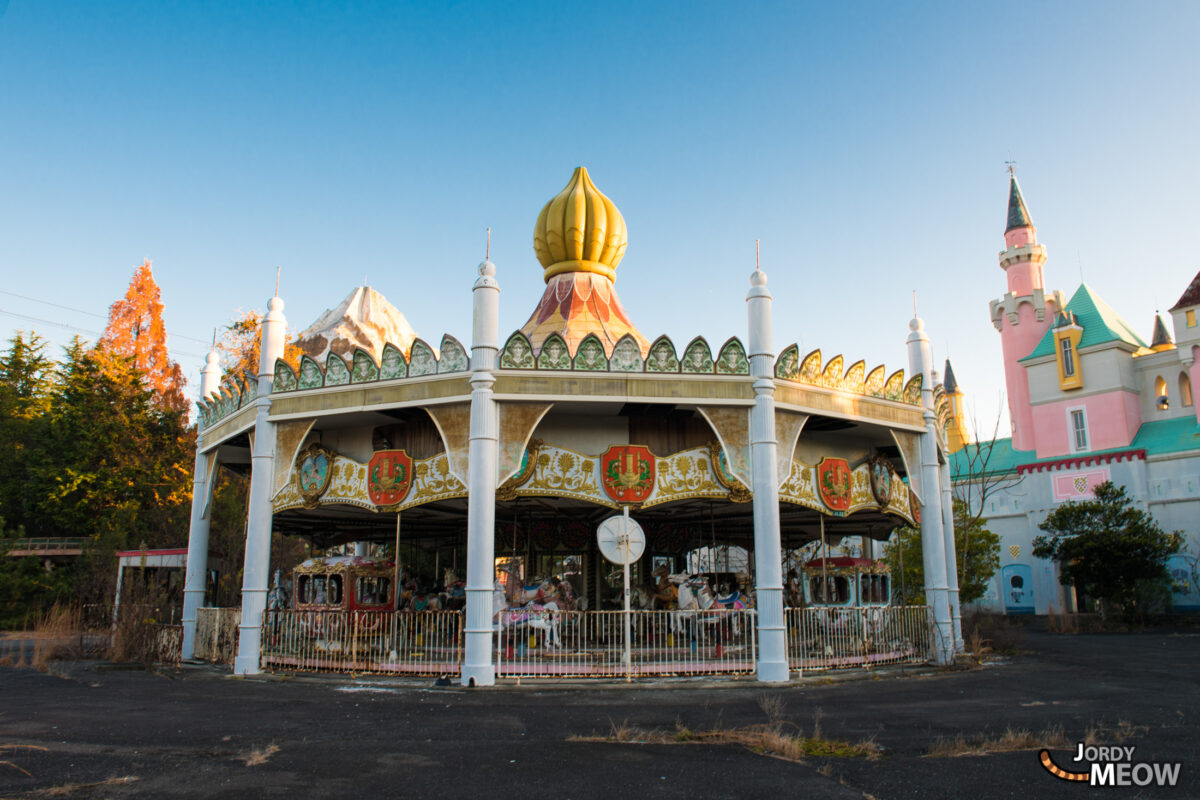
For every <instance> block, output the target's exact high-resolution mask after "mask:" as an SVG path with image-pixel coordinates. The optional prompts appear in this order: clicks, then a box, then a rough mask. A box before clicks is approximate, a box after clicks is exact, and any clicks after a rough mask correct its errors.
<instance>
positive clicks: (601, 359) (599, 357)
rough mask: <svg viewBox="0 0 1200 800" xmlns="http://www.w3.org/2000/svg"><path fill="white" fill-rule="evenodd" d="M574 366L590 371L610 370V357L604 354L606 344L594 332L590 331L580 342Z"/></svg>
mask: <svg viewBox="0 0 1200 800" xmlns="http://www.w3.org/2000/svg"><path fill="white" fill-rule="evenodd" d="M572 366H573V367H574V368H575V369H577V370H586V371H589V372H604V371H607V370H608V357H607V356H605V354H604V345H603V344H601V343H600V340H599V339H598V338H597V337H596V335H595V334H594V333H589V334H588V335H587V336H585V337H584V339H583V341H582V342H580V343H579V349H578V350H576V351H575V360H574V361H573V362H572Z"/></svg>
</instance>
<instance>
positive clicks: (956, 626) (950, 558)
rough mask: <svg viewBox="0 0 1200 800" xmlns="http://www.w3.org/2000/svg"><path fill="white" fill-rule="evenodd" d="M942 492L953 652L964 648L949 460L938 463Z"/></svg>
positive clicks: (943, 533) (958, 651) (943, 529)
mask: <svg viewBox="0 0 1200 800" xmlns="http://www.w3.org/2000/svg"><path fill="white" fill-rule="evenodd" d="M938 473H939V477H940V479H941V485H940V488H941V492H942V537H943V538H944V539H945V541H946V585H947V587H948V588H949V590H950V624H951V628H952V631H953V633H954V652H956V653H961V652H962V651H963V648H964V642H963V635H962V608H961V607H960V606H959V604H958V546H957V545H956V544H955V542H954V495H953V493H952V491H951V488H950V462H949V461H945V462H943V463H942V464H940V465H938Z"/></svg>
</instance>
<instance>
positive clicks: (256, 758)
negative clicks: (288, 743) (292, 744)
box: [237, 742, 279, 767]
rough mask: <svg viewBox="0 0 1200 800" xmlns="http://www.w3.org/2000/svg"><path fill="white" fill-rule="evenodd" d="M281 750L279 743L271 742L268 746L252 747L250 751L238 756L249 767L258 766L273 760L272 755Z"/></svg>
mask: <svg viewBox="0 0 1200 800" xmlns="http://www.w3.org/2000/svg"><path fill="white" fill-rule="evenodd" d="M278 752H279V745H277V744H275V743H274V742H271V743H270V744H269V745H267V746H266V747H252V748H250V750H249V751H247V752H245V753H243V754H242V755H240V756H238V757H237V758H238V760H239V761H242V762H245V764H246V766H247V767H257V766H260V765H262V764H265V763H267V762H268V761H270V760H271V756H273V755H275V754H276V753H278Z"/></svg>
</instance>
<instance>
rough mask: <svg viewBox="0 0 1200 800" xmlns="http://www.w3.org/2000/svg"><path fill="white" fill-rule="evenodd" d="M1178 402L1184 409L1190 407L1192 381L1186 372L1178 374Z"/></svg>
mask: <svg viewBox="0 0 1200 800" xmlns="http://www.w3.org/2000/svg"><path fill="white" fill-rule="evenodd" d="M1179 402H1180V403H1183V405H1184V407H1185V408H1190V407H1191V405H1192V379H1191V378H1189V377H1188V374H1187V373H1186V372H1181V373H1179Z"/></svg>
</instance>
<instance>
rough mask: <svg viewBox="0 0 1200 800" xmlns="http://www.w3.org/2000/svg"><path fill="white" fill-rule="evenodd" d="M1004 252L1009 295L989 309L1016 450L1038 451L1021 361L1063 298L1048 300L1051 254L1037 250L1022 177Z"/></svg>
mask: <svg viewBox="0 0 1200 800" xmlns="http://www.w3.org/2000/svg"><path fill="white" fill-rule="evenodd" d="M1004 244H1005V249H1004V251H1003V252H1001V253H1000V268H1001V269H1003V270H1004V273H1005V277H1006V278H1007V279H1008V292H1007V293H1006V294H1005V295H1004V296H1003V297H1002V298H1000V299H999V300H993V301H992V302H991V304H990V310H991V316H992V324H993V325H995V326H996V330H998V331H1000V342H1001V348H1002V349H1003V351H1004V377H1005V386H1006V389H1007V394H1008V413H1009V418H1010V420H1011V421H1012V434H1013V436H1012V445H1013V447H1014V448H1015V449H1017V450H1032V449H1034V436H1033V416H1032V413H1031V410H1030V406H1029V379H1028V377H1027V376H1026V374H1025V368H1024V367H1023V366H1022V365H1021V364H1020V360H1021V359H1022V358H1024V357H1025V356H1027V355H1029V353H1030V352H1032V351H1033V349H1034V348H1035V347H1037V344H1038V342H1039V341H1040V340H1041V339H1042V337H1043V336H1044V335H1045V333H1046V331H1047V330H1048V329H1049V328H1050V326H1051V324H1052V323H1053V322H1054V314H1055V311H1057V310H1058V309H1060V308H1062V306H1063V300H1062V296H1061V295H1060V294H1059V293H1058V292H1052V293H1051V294H1050V295H1049V296H1047V294H1046V290H1045V287H1044V285H1043V281H1042V266H1043V265H1044V264H1045V263H1046V248H1045V247H1043V246H1042V245H1040V244H1038V240H1037V228H1036V227H1034V224H1033V218H1032V217H1031V216H1030V214H1029V208H1028V207H1027V206H1026V205H1025V198H1024V197H1023V196H1022V194H1021V186H1020V184H1018V183H1017V176H1016V175H1012V176H1011V177H1010V180H1009V191H1008V224H1007V226H1006V227H1005V229H1004Z"/></svg>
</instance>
